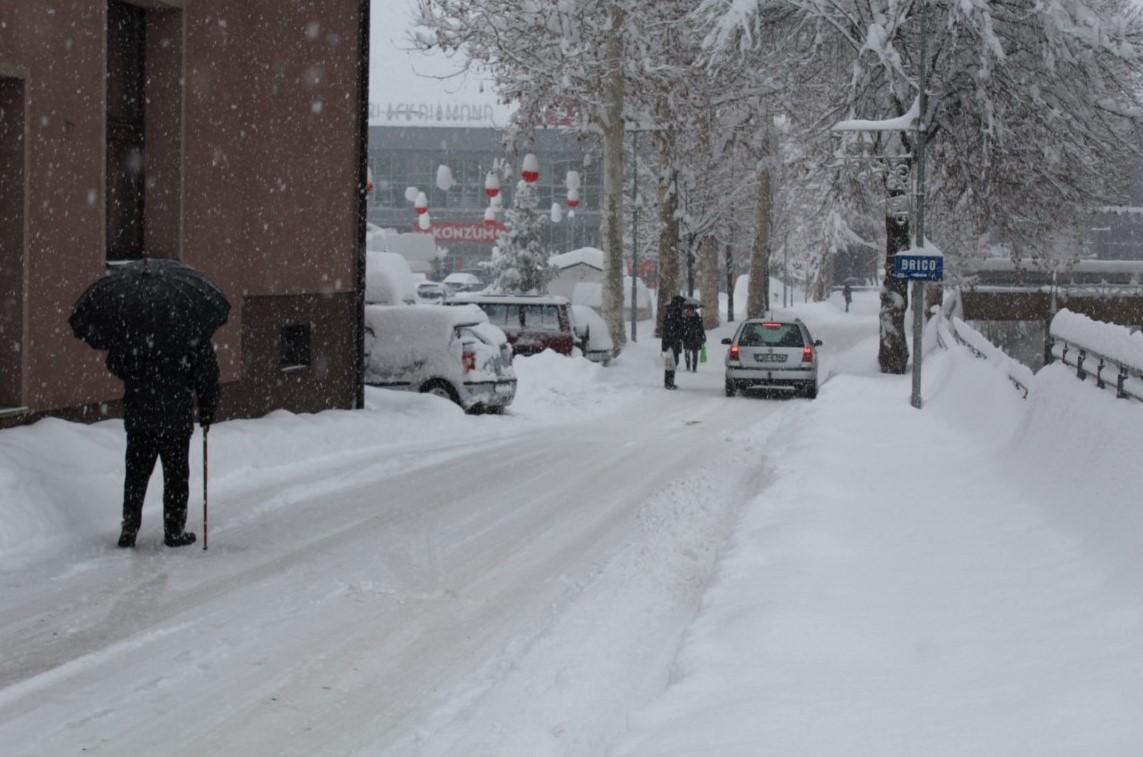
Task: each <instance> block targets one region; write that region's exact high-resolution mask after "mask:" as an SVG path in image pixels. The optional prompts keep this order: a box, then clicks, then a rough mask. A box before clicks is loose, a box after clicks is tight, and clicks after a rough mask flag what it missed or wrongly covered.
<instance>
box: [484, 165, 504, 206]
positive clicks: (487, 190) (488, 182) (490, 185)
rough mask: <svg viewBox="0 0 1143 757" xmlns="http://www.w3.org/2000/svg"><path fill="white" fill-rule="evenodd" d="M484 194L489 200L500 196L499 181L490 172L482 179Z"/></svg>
mask: <svg viewBox="0 0 1143 757" xmlns="http://www.w3.org/2000/svg"><path fill="white" fill-rule="evenodd" d="M484 194H486V195H488V197H489V199H492V198H493V197H496V196H497V195H498V194H500V179H498V178H497V177H496V174H495V173H493V172H492V171H489V172H488V175H487V176H485V177H484Z"/></svg>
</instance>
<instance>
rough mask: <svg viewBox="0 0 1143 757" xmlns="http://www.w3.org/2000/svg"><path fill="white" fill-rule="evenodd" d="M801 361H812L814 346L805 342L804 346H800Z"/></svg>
mask: <svg viewBox="0 0 1143 757" xmlns="http://www.w3.org/2000/svg"><path fill="white" fill-rule="evenodd" d="M802 362H803V363H812V362H814V348H813V347H812V346H811V345H808V344H807V345H806V346H805V347H803V348H802Z"/></svg>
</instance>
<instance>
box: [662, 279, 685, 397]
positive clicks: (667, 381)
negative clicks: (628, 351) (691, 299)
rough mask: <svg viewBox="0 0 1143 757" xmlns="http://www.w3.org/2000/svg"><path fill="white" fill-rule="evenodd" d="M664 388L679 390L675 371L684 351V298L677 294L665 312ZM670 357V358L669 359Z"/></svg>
mask: <svg viewBox="0 0 1143 757" xmlns="http://www.w3.org/2000/svg"><path fill="white" fill-rule="evenodd" d="M662 346H663V360H664V363H665V364H664V366H663V368H664V370H663V386H665V387H666V388H667V389H677V388H678V387H676V386H675V369H676V367H677V366H678V364H679V353H680V352H682V351H683V296H682V295H680V294H676V295H675V296H674V297H672V298H671V301H670V303H669V304H668V305H667V307H666V308H665V309H664V312H663V344H662ZM668 355H669V356H670V357H669V358H668Z"/></svg>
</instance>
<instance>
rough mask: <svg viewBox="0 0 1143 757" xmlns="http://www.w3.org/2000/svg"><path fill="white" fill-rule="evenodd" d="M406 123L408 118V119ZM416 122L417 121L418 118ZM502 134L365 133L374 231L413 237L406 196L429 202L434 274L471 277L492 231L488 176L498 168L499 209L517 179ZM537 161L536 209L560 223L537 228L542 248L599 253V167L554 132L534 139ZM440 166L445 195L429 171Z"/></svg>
mask: <svg viewBox="0 0 1143 757" xmlns="http://www.w3.org/2000/svg"><path fill="white" fill-rule="evenodd" d="M409 118H410V120H413V114H410V116H409ZM419 120H423V119H419ZM504 136H505V133H504V131H503V130H502V129H496V128H492V127H487V126H449V125H421V124H419V123H416V124H413V125H407V126H403V125H398V124H394V123H392V122H391V123H389V124H386V125H383V126H370V128H369V167H370V171H371V173H372V176H373V191H372V192H371V193H370V196H369V220H370V222H371V223H374V224H376V225H378V226H381V227H385V228H395V229H399V230H401V231H416V230H417V229H418V226H417V215H416V213H415V211H414V209H413V203H412V202H410V201H409V200H408V199H407V198H406V190H407V189H408V188H409V187H416V189H417V190H418V191H420V192H424V193H425V195H426V196H427V198H428V201H429V216H430V217H431V219H432V229H431V232H432V234H433V235H434V236H435V237H436V241H437V245H438V247H440V248H441V256H442V257H441V263H440V272H441V273H442V274H447V273H449V272H452V271H479V270H480V267H479V266H480V263H481V262H483V261H487V260H488V259H489V258H490V257H491V255H492V248H493V246H494V245H495V244H496V239H497V237H498V235H499V231H500V230H501V229H503V221H504V213H503V212H502V213H501V214H500V217H499V224H498V225H497V226H494V227H488V226H485V224H484V211H485V209H486V208H487V207H488V202H489V201H488V197H487V195H486V194H485V192H484V180H485V176H486V175H487V174H488V172H490V171H493V170H496V169H497V167H499V166H501V165H502V163H506V171H505V173H506V174H507V176H508V178H501V179H500V191H501V194H502V196H503V206H504V208H509V207H511V205H512V196H513V192H514V189H515V185H516V182H517V181H518V180H519V177H520V163H521V162H522V160H523V155H511V154H510V153H509V152H508V151H506V150H505V147H504ZM528 151H529V152H532V153H533V154H535V155H536V157H537V158H538V159H539V161H540V179H539V181H538V183H537V187H538V190H539V195H540V207H541V208H542V209H544V210H547V209H549V208H551V206H552V204H553V203H557V204H559V205H560V206H561V214H562V215H563V217H562V219H561V220H560V221H557V222H550V223H548V224H546V225H545V231H546V239H545V241H546V242H547V244H548V245H549V247H550V248H551V249H552V252H553V253H562V252H567V251H568V250H573V249H576V248H577V247H585V246H595V247H598V246H599V229H600V223H599V222H600V217H599V203H600V195H601V192H602V189H601V180H600V171H599V163H598V161H597V160H593V159H592V158H591V154H590V151H589V150H586V149H585V146H584V145H583V144H581V142H580V141H579V140H578V139H577V138H576V137H575V136H574V135H572V134H569V133H567V132H563V131H561V130H558V129H541V130H539V131H537V132H536V134H535V139H534V144H533V145H532V146H531V147H529V148H528ZM442 165H444V166H448V168H449V170H450V172H451V174H452V177H453V179H454V181H455V182H456V183H455V185H454V186H453V187H452V188H451V189H449V190H448V191H447V192H446V191H443V190H441V189H440V188H439V187H438V186H437V181H436V177H437V169H438V168H439V167H440V166H442ZM568 171H576V172H578V173H579V176H580V183H581V185H580V189H579V195H580V197H579V206H578V207H577V208H575V212H574V214H571V215H569V214H568V212H567V211H568V210H569V208H568V207H567V186H566V181H567V173H568Z"/></svg>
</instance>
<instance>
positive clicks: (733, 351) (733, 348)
mask: <svg viewBox="0 0 1143 757" xmlns="http://www.w3.org/2000/svg"><path fill="white" fill-rule="evenodd" d="M730 359H731V360H737V359H738V345H737V344H732V345H730Z"/></svg>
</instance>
